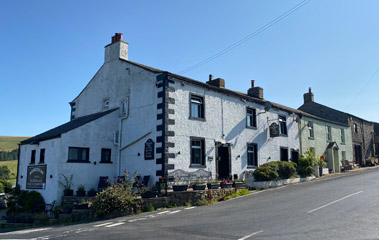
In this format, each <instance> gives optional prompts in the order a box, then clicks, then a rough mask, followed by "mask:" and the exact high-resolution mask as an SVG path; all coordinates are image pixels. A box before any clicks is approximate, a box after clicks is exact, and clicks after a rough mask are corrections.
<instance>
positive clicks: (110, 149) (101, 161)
mask: <svg viewBox="0 0 379 240" xmlns="http://www.w3.org/2000/svg"><path fill="white" fill-rule="evenodd" d="M103 150H109V151H110V156H109V158H110V161H109V162H107V161H103ZM100 154H101V156H100V162H99V163H105V164H107V163H108V164H109V163H113V162H112V148H101V153H100Z"/></svg>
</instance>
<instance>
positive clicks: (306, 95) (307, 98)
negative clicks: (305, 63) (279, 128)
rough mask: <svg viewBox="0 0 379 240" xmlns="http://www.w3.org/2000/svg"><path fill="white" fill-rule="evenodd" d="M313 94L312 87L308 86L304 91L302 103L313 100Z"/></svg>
mask: <svg viewBox="0 0 379 240" xmlns="http://www.w3.org/2000/svg"><path fill="white" fill-rule="evenodd" d="M314 100H315V99H314V94H313V92H312V89H311V88H309V89H308V92H307V93H304V103H306V102H314Z"/></svg>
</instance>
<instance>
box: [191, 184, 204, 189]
mask: <svg viewBox="0 0 379 240" xmlns="http://www.w3.org/2000/svg"><path fill="white" fill-rule="evenodd" d="M205 187H206V185H205V184H194V185H192V189H193V190H205Z"/></svg>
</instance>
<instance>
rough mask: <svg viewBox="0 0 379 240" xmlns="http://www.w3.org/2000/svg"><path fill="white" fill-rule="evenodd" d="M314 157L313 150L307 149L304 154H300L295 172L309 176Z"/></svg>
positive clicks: (312, 169) (301, 175) (311, 171)
mask: <svg viewBox="0 0 379 240" xmlns="http://www.w3.org/2000/svg"><path fill="white" fill-rule="evenodd" d="M314 160H315V158H314V156H313V152H311V151H310V150H307V151H306V152H305V153H304V155H301V157H300V159H299V164H298V165H297V173H298V174H299V175H300V177H308V176H311V175H312V173H313V171H314V168H313V167H312V165H313V162H314Z"/></svg>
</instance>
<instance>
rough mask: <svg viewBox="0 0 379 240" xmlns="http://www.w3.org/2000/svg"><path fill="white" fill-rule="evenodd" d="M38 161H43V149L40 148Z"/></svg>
mask: <svg viewBox="0 0 379 240" xmlns="http://www.w3.org/2000/svg"><path fill="white" fill-rule="evenodd" d="M39 163H45V149H41V150H40V152H39Z"/></svg>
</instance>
